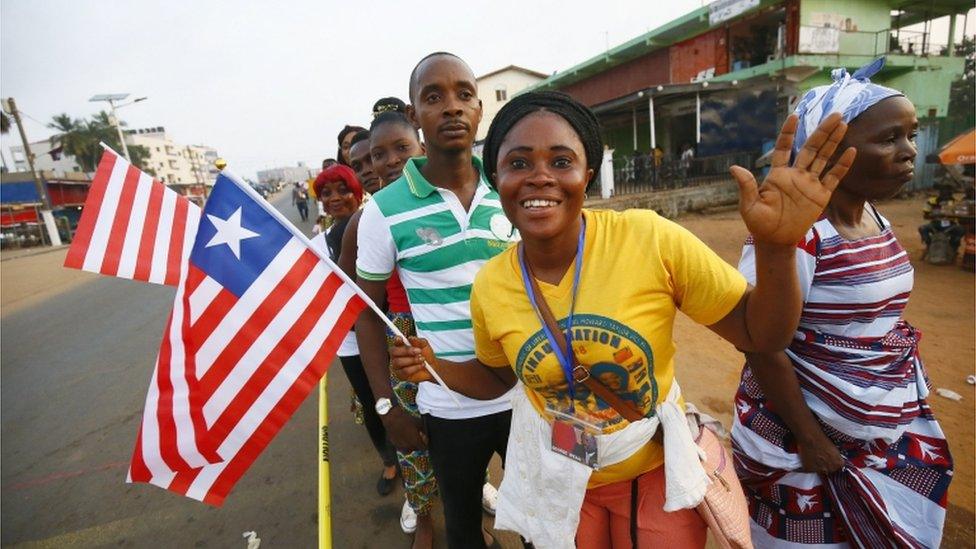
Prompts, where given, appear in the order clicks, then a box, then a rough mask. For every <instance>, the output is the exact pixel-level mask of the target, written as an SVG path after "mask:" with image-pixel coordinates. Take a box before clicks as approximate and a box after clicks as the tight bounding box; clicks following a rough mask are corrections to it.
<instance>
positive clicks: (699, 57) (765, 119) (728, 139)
mask: <svg viewBox="0 0 976 549" xmlns="http://www.w3.org/2000/svg"><path fill="white" fill-rule="evenodd" d="M972 8H973V3H972V0H927V1H925V2H918V1H917V0H872V1H870V2H852V1H850V0H718V1H716V2H712V3H710V4H709V5H706V6H703V7H701V8H698V9H695V10H693V11H691V12H690V13H687V14H685V15H684V16H682V17H679V18H677V19H675V20H672V21H669V22H667V23H665V24H664V25H662V26H660V27H658V28H656V29H654V30H652V31H650V32H648V33H646V34H643V35H641V36H636V37H634V38H633V39H631V40H629V41H627V42H625V43H623V44H621V45H620V46H617V47H615V48H611V49H610V50H608V51H606V52H600V53H599V54H597V55H595V56H594V57H593V58H591V59H589V60H587V61H584V62H582V63H580V64H578V65H576V66H574V67H571V68H569V69H566V70H564V71H561V72H558V73H556V74H554V75H552V76H551V77H549V78H547V79H545V80H544V81H542V82H539V83H538V84H535V85H534V86H532V88H531V89H533V90H560V91H563V92H566V93H568V94H570V95H572V96H573V97H575V98H576V99H578V100H579V101H581V102H583V103H585V104H586V105H588V106H589V107H590V108H592V109H593V111H594V112H595V113H596V114H597V116H598V117H599V119H600V123H601V125H602V127H603V131H604V141H605V142H606V143H607V144H608V145H609V146H610V148H611V149H615V150H616V154H615V156H614V158H615V161H614V162H615V163H614V166H615V172H616V171H617V170H618V169H627V170H630V171H629V172H628V173H626V174H623V175H624V177H625V178H627V179H629V180H636V179H640V178H641V177H643V178H644V179H647V174H648V173H649V170H646V169H645V170H644V172H643V174H641V173H639V172H635V171H634V169H633V168H632V167H630V165H633V164H634V162H633V161H630V165H628V166H623V165H622V164H621V162H623V163H626V162H628V160H627V158H628V157H631V154H632V152H633V151H638V152H639V154H641V155H644V158H646V155H647V154H648V153H649V152H650V150H651V149H652V148H653V147H654V146H659V147H661V148H662V149H663V151H664V154H665V162H667V160H668V159H672V160H673V159H675V158H677V156H678V155H679V154H680V153H681V151H682V149H683V148H685V147H687V146H689V145H690V146H692V147H693V148H694V150H695V151H694V154H695V168H694V169H693V171H694V170H697V169H700V170H701V172H699V173H704V172H705V171H710V172H714V173H716V174H718V173H726V172H727V167H728V166H727V164H728V163H729V162H731V161H735V162H738V163H741V162H743V159H742V158H741V157H739V158H734V157H733V155H738V154H744V155H745V161H748V160H749V158H751V157H754V156H757V155H758V154H759V153H760V152H761V151H762V150H764V149H766V148H768V147H770V146H771V144H772V141H773V140H774V139H775V136H776V134H777V132H778V129H779V126H780V124H782V122H783V120H784V119H785V118H786V116H787V114H788V113H789V112H790V111H791V110H792V109H793V107H794V106H795V105H796V102H797V101H798V99H799V97H801V96H802V95H803V94H804V93H805V92H806V91H808V90H809V89H811V88H813V87H815V86H819V85H822V84H827V83H829V82H830V81H831V79H830V71H831V69H833V68H836V67H846V68H847V69H848V70H849V71H851V72H853V71H854V69H857V68H859V67H861V66H863V65H865V64H867V63H868V62H870V61H871V60H873V59H874V58H876V57H879V56H882V55H884V56H886V57H887V63H886V65H885V68H884V69H883V70H882V71H881V72H880V73H878V74H877V75H876V76H874V77H873V78H872V81H874V82H876V83H878V84H882V85H885V86H890V87H893V88H896V89H899V90H902V91H904V93H905V94H906V95H907V97H908V98H909V99H910V100H911V101H912V102H913V103H915V106H916V109H917V110H918V116H919V120H920V122H921V127H920V130H919V137H918V144H919V158H920V159H921V158H925V155H926V154H927V153H929V152H932V151H933V150H934V149H935V148H936V147H937V142H938V133H939V121H940V119H942V120H944V117H946V116H947V115H948V114H951V113H947V112H946V111H947V107H948V104H949V89H950V86H951V84H952V82H953V81H955V80H957V79H959V78H960V77H961V76H962V75H963V69H964V62H965V60H964V59H963V58H962V57H958V56H954V53H955V51H954V44H953V40H954V36H953V35H954V31H955V28H956V15H957V14H965V13H966V12H967V11H968V10H970V9H972ZM945 16H949V17H950V24H949V28H950V31H949V35H948V36H932V35H931V34H932V33H930V32H926V31H916V30H911V29H909V28H906V27H911V26H913V25H918V24H921V23H927V22H929V21H932V20H934V19H937V18H940V17H945ZM925 28H926V29H927V28H930V27H928V26H926V27H925ZM484 95H486V94H485V92H482V96H484ZM489 95H490V94H489ZM635 156H636V155H635ZM710 158H711V159H714V161H711V160H709V159H710ZM644 165H647V163H646V161H645V163H644ZM931 179H932V178H931V174H929V173H927V172H926V171H925V170H923V169H919V170H917V171H916V180H915V182H914V187H915V188H919V187H924V186H927V185H931Z"/></svg>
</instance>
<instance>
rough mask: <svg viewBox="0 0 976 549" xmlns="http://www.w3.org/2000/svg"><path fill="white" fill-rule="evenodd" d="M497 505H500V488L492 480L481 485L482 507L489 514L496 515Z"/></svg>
mask: <svg viewBox="0 0 976 549" xmlns="http://www.w3.org/2000/svg"><path fill="white" fill-rule="evenodd" d="M496 505H498V490H496V489H495V487H494V486H492V485H491V483H490V482H486V483H485V485H484V486H482V487H481V508H482V509H484V510H485V512H486V513H488V514H489V515H491V516H495V506H496Z"/></svg>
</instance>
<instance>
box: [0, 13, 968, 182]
mask: <svg viewBox="0 0 976 549" xmlns="http://www.w3.org/2000/svg"><path fill="white" fill-rule="evenodd" d="M702 5H703V2H702V0H668V1H667V2H661V1H641V2H637V1H633V0H631V1H620V0H602V1H600V2H594V1H593V0H587V1H583V0H562V1H561V2H533V1H526V0H495V1H493V2H484V3H481V2H478V3H470V2H465V3H462V2H445V1H439V0H428V1H425V2H417V3H407V2H394V1H385V0H381V1H346V2H335V1H322V0H320V1H317V2H313V1H308V2H298V1H279V2H257V1H254V2H249V1H236V2H229V1H204V2H200V1H192V2H191V1H184V0H165V1H156V0H140V1H138V2H131V1H115V0H111V1H110V0H91V1H84V2H78V1H69V0H57V1H55V0H0V96H2V97H14V98H15V99H16V100H17V106H18V107H19V108H20V110H21V111H22V112H23V113H25V114H26V115H27V118H26V119H25V120H24V127H25V130H26V131H27V134H28V138H29V139H30V140H31V141H37V140H40V139H43V138H46V137H48V136H49V135H50V134H51V133H52V131H51V130H50V129H48V128H47V127H46V123H48V122H49V121H50V120H51V117H53V116H54V115H56V114H59V113H68V114H69V115H71V116H72V117H88V116H91V115H92V114H94V113H96V112H97V111H99V110H101V109H102V108H104V107H105V106H106V105H105V104H104V103H91V102H89V101H88V99H89V98H90V97H91V96H93V95H96V94H104V93H130V94H132V95H131V97H130V99H133V98H136V97H142V96H147V97H148V99H147V100H146V101H143V102H140V103H138V104H134V105H131V106H128V107H125V108H123V109H120V110H119V118H121V119H122V120H124V121H125V122H127V123H128V125H129V127H131V128H143V127H154V126H164V127H165V128H166V131H167V132H168V133H169V134H170V136H171V137H172V138H173V139H174V140H175V141H176V142H177V143H179V144H183V145H189V144H203V145H209V146H212V147H215V148H216V149H217V150H218V151H219V153H220V155H221V156H223V157H224V158H225V159H226V160H227V162H228V167H229V168H230V169H231V170H232V171H234V172H235V173H238V174H240V175H244V176H247V177H253V176H254V173H255V171H256V170H259V169H264V168H272V167H278V166H288V165H295V164H296V163H297V162H299V161H304V162H306V163H307V164H309V165H311V166H317V165H319V164H320V163H321V161H322V159H323V158H326V157H334V156H335V152H336V135H337V134H338V132H339V130H340V129H341V128H342V127H343V126H344V125H345V124H349V123H351V124H357V125H362V126H366V125H368V122H369V119H370V109H371V107H372V105H373V102H374V101H375V100H376V99H378V98H380V97H385V96H390V95H393V96H398V97H401V98H403V99H406V95H407V80H408V77H409V74H410V71H411V69H412V68H413V66H414V64H415V63H416V62H417V61H418V60H419V59H420V58H421V57H423V56H424V55H426V54H427V53H430V52H432V51H438V50H445V51H450V52H453V53H456V54H457V55H459V56H460V57H461V58H463V59H464V60H465V61H467V62H468V64H469V65H470V66H471V68H472V70H473V71H474V73H475V74H476V75H480V74H484V73H487V72H490V71H493V70H495V69H499V68H502V67H505V66H508V65H519V66H522V67H525V68H528V69H532V70H535V71H539V72H542V73H547V74H551V73H552V72H554V71H558V70H564V69H566V68H569V67H571V66H573V65H575V64H577V63H579V62H581V61H584V60H586V59H589V58H591V57H593V56H594V55H597V54H599V53H600V52H603V51H605V50H606V48H607V46H608V45H609V46H610V47H614V46H616V45H619V44H620V43H623V42H625V41H627V40H629V39H631V38H633V37H635V36H638V35H640V34H643V33H645V32H647V31H649V30H651V29H653V28H656V27H658V26H660V25H663V24H665V23H667V22H668V21H670V20H672V19H674V18H676V17H679V16H681V15H684V14H685V13H687V12H689V11H691V10H694V9H696V8H698V7H700V6H702ZM971 15H972V13H971ZM974 25H976V17H970V18H969V25H968V27H969V28H968V29H967V32H968V33H972V32H973V27H974ZM959 26H960V27H961V26H962V25H961V24H960V25H959ZM961 31H962V29H961V28H960V32H961ZM18 143H19V137H18V134H17V132H16V130H13V131H11V133H10V134H7V135H5V136H3V137H2V138H0V145H2V149H3V154H4V155H5V157H6V161H7V162H10V160H11V157H10V153H9V150H8V149H7V147H8V146H9V145H10V144H18Z"/></svg>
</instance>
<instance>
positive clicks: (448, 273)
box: [356, 157, 517, 419]
mask: <svg viewBox="0 0 976 549" xmlns="http://www.w3.org/2000/svg"><path fill="white" fill-rule="evenodd" d="M472 160H473V163H474V165H475V167H476V168H477V169H478V173H480V174H481V178H480V181H479V183H478V188H477V190H476V192H475V196H474V199H473V200H472V202H471V207H470V208H468V210H465V209H464V207H463V206H462V205H461V202H460V201H459V200H458V198H457V196H455V194H454V193H453V192H451V191H449V190H446V189H441V188H438V187H435V186H434V185H432V184H431V183H430V182H429V181H427V180H426V179H425V178H424V176H423V175H422V174H421V173H420V168H421V167H422V166H423V165H424V164H425V163H426V162H427V159H426V158H412V159H410V160H409V161H407V164H406V166H405V167H404V170H403V175H402V176H401V177H400V178H399V179H397V180H396V181H394V182H393V183H391V184H390V185H388V186H387V187H385V188H384V189H383V190H382V191H381V192H379V193H377V194H375V195H373V200H372V201H371V202H370V203H369V204H367V205H366V206H365V208H364V210H363V215H362V218H361V219H360V222H359V240H358V245H359V252H358V257H357V259H356V272H357V274H358V275H359V276H360V277H361V278H363V279H366V280H386V279H388V278H389V277H390V274H391V273H392V272H393V269H394V268H396V269H398V270H399V275H400V281H401V282H402V283H403V287H404V288H405V289H406V291H407V298H408V300H409V301H410V310H411V312H412V313H413V316H414V320H415V321H416V323H417V333H418V335H420V337H423V338H426V339H427V340H428V341H430V344H431V347H432V348H433V349H434V352H435V353H436V354H437V356H438V357H440V358H443V359H447V360H454V361H465V360H470V359H472V358H474V357H475V353H474V335H473V334H472V331H471V311H470V295H471V284H472V283H473V282H474V277H475V275H476V274H477V273H478V271H479V270H480V269H481V266H482V265H484V264H485V262H486V261H488V260H489V259H491V258H492V257H494V256H496V255H498V254H499V253H501V252H502V251H504V250H505V249H506V248H508V247H509V246H510V245H511V244H512V242H514V241H515V240H517V233H516V232H515V230H514V229H513V227H512V224H511V223H510V222H509V221H508V218H506V217H505V213H504V212H503V211H502V209H501V203H500V202H499V201H498V194H497V193H496V192H495V191H494V190H492V189H491V187H489V186H488V182H487V181H486V180H485V178H484V170H483V168H482V165H481V159H479V158H477V157H474V158H473V159H472ZM458 398H459V399H460V400H461V403H462V405H463V407H462V409H461V410H458V409H457V407H456V406H455V404H454V401H453V400H452V399H451V397H450V396H449V395H448V394H447V393H446V392H444V391H443V390H442V389H441V388H440V387H438V386H437V385H435V384H433V383H422V384H421V386H420V391H419V393H418V395H417V405H418V406H419V408H420V411H421V412H423V413H430V414H432V415H434V416H437V417H443V418H448V419H460V418H468V417H479V416H484V415H488V414H493V413H497V412H501V411H504V410H507V409H509V408H510V407H511V406H510V404H509V400H508V396H507V395H505V396H502V397H500V398H498V399H495V400H489V401H482V400H474V399H469V398H466V397H464V396H463V395H458Z"/></svg>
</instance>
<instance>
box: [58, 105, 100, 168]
mask: <svg viewBox="0 0 976 549" xmlns="http://www.w3.org/2000/svg"><path fill="white" fill-rule="evenodd" d="M47 127H48V128H51V129H52V130H56V131H57V132H58V133H56V134H54V135H52V136H51V138H50V142H51V148H52V149H58V148H60V149H61V152H62V154H67V155H71V156H73V157H75V159H76V160H77V161H78V165H79V166H80V167H81V169H82V171H85V172H93V171H95V166H96V165H97V164H98V158H99V157H100V156H101V150H100V149H101V147H99V146H98V138H97V137H95V138H94V142H93V137H94V136H92V134H91V131H90V128H89V125H88V124H87V123H86V122H85V121H84V120H82V119H80V118H71V116H69V115H68V113H61V114H59V115H56V116H54V117H53V118H52V119H51V122H50V123H49V124H48V125H47ZM96 149H98V150H96Z"/></svg>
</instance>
